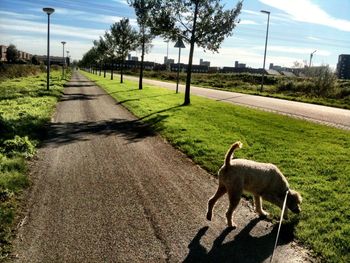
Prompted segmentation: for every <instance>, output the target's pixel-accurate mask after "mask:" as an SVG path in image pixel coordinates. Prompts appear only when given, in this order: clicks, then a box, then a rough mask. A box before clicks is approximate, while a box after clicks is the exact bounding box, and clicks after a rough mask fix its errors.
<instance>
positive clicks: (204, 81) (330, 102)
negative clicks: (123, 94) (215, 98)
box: [128, 71, 350, 109]
mask: <svg viewBox="0 0 350 263" xmlns="http://www.w3.org/2000/svg"><path fill="white" fill-rule="evenodd" d="M128 73H131V74H133V75H135V76H138V74H136V73H135V72H128ZM144 77H145V78H152V79H158V80H165V81H172V82H175V81H176V73H175V72H167V71H161V72H155V71H145V72H144ZM185 81H186V73H180V83H182V84H184V83H185ZM284 82H291V83H292V84H294V85H293V86H294V88H293V89H288V88H285V89H284V90H283V91H282V90H279V88H278V87H279V86H281V85H282V83H284ZM191 83H192V85H194V86H198V87H204V88H210V89H217V90H225V91H231V92H240V93H245V94H251V95H258V96H265V97H273V98H280V99H287V100H293V101H300V102H307V103H313V104H319V105H325V106H332V107H338V108H344V109H350V82H349V81H340V80H339V81H338V86H339V94H338V95H337V96H336V97H334V98H330V97H320V96H316V95H314V94H312V93H310V92H306V91H307V90H308V87H307V84H308V85H309V86H310V81H306V80H304V79H301V78H287V77H285V76H270V75H268V76H265V85H264V91H263V92H260V85H261V75H259V74H249V73H240V74H238V73H237V74H229V73H217V74H206V73H193V74H192V80H191ZM303 83H304V84H303ZM303 86H305V87H304V88H302V87H303ZM296 87H299V89H297V88H296ZM301 88H302V89H301ZM300 89H301V90H300Z"/></svg>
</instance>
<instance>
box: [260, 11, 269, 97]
mask: <svg viewBox="0 0 350 263" xmlns="http://www.w3.org/2000/svg"><path fill="white" fill-rule="evenodd" d="M260 12H261V13H264V14H267V28H266V39H265V52H264V64H263V72H262V78H261V87H260V92H262V91H263V88H264V75H265V61H266V49H267V39H268V37H269V24H270V12H269V11H265V10H261V11H260Z"/></svg>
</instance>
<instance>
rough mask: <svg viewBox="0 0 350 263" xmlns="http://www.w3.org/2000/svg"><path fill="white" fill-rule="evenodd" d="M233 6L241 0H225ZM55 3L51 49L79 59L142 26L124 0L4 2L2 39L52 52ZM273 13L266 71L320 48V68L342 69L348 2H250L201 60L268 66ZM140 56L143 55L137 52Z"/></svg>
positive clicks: (153, 57)
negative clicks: (111, 34) (106, 37)
mask: <svg viewBox="0 0 350 263" xmlns="http://www.w3.org/2000/svg"><path fill="white" fill-rule="evenodd" d="M223 2H224V3H226V7H227V8H232V7H233V6H234V5H235V3H236V2H234V1H223ZM46 6H49V7H52V8H55V13H54V14H52V15H51V47H50V49H51V54H52V55H57V56H59V55H60V54H61V53H62V44H61V41H66V42H67V44H66V48H67V50H69V51H70V55H71V57H72V59H77V60H79V59H81V57H82V55H83V54H84V53H85V52H87V51H88V50H89V49H90V48H91V47H92V46H93V44H92V41H93V40H95V39H98V38H99V36H101V35H103V34H104V32H105V30H108V29H109V27H110V25H111V24H112V23H114V22H117V21H119V20H120V19H121V18H122V17H128V18H129V19H130V22H131V24H132V25H133V26H135V27H137V23H136V18H135V14H134V10H133V9H132V8H131V7H129V6H128V5H127V3H126V1H124V0H108V1H81V0H77V1H68V0H62V1H60V2H56V1H49V0H40V1H35V3H34V2H32V1H30V2H29V1H23V0H11V1H10V0H1V5H0V16H1V18H0V44H3V45H9V44H11V43H12V44H14V45H16V46H17V48H18V49H20V50H23V51H25V52H28V53H31V54H38V55H44V54H45V53H46V32H47V31H46V30H47V16H46V14H44V13H43V11H42V8H43V7H46ZM260 10H268V11H270V12H271V17H270V29H269V41H268V47H267V57H266V68H267V67H268V65H269V64H270V63H273V64H274V65H281V66H286V67H291V66H293V62H294V61H298V62H299V63H303V61H306V62H307V63H308V62H309V56H310V53H311V52H313V51H314V50H317V51H316V53H315V54H314V57H313V65H321V64H329V65H330V66H331V67H332V68H335V67H336V64H337V61H338V56H339V55H341V54H349V53H350V49H349V47H350V20H348V19H347V17H348V14H347V10H350V2H349V1H346V0H336V1H332V2H331V3H329V2H328V1H315V0H314V1H311V0H295V1H286V0H254V1H253V0H251V1H249V0H246V1H244V3H243V9H242V12H241V15H240V19H241V22H240V23H239V24H238V25H237V27H236V28H235V29H234V32H233V36H231V37H229V38H227V39H226V40H225V41H224V42H223V43H222V45H221V49H220V50H219V53H212V52H209V51H207V52H203V50H202V49H200V48H198V47H196V48H195V54H194V63H195V64H199V60H200V59H203V60H205V61H210V64H211V66H220V67H223V66H234V63H235V61H239V62H240V63H244V64H246V65H247V66H248V67H256V68H261V67H262V63H263V53H264V44H265V34H266V23H267V15H266V14H264V13H261V12H260ZM152 44H153V48H152V50H151V52H150V53H149V54H147V55H146V56H145V59H146V60H148V61H153V62H157V63H163V61H164V56H166V53H167V43H166V42H164V39H162V38H156V39H154V40H153V43H152ZM174 44H175V43H171V42H170V43H169V58H172V59H175V60H177V53H178V49H177V48H174ZM188 52H189V47H188V45H186V48H185V49H183V50H182V56H181V62H183V63H187V61H188ZM131 54H132V56H140V52H132V53H131Z"/></svg>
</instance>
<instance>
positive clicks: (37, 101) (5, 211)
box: [0, 71, 69, 261]
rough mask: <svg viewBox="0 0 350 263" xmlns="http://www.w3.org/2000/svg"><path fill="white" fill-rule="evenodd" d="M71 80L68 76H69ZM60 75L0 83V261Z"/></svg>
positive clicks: (56, 95) (58, 88) (52, 106)
mask: <svg viewBox="0 0 350 263" xmlns="http://www.w3.org/2000/svg"><path fill="white" fill-rule="evenodd" d="M68 77H69V76H68ZM65 82H66V80H61V72H60V71H54V72H52V73H51V85H50V91H46V74H40V75H37V76H31V77H24V78H16V79H8V80H5V81H2V82H1V83H0V244H1V246H0V261H1V260H2V259H4V258H6V256H7V255H8V254H9V253H10V251H11V244H10V241H11V237H12V235H13V232H12V230H13V228H14V219H15V216H16V211H17V210H18V206H19V203H18V198H19V196H20V194H21V192H22V191H23V189H24V188H25V187H27V186H28V185H29V180H28V177H27V176H26V164H25V160H26V159H28V158H31V157H32V156H33V155H34V154H35V148H36V146H37V145H38V144H39V142H40V139H41V138H42V137H43V136H44V135H45V133H46V129H45V127H44V126H45V124H47V123H48V121H49V120H50V118H51V115H52V113H53V111H54V109H55V105H56V102H57V100H58V98H59V97H60V96H61V94H62V93H61V92H62V90H63V84H64V83H65Z"/></svg>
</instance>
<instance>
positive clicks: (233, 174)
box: [207, 142, 302, 226]
mask: <svg viewBox="0 0 350 263" xmlns="http://www.w3.org/2000/svg"><path fill="white" fill-rule="evenodd" d="M241 147H242V143H241V142H235V143H234V144H232V146H231V147H230V149H229V150H228V151H227V153H226V157H225V163H224V165H223V166H222V167H221V168H220V170H219V172H218V179H219V186H218V189H217V191H216V193H215V194H214V195H213V196H212V197H211V198H210V199H209V202H208V211H207V219H208V220H211V218H212V211H213V208H214V205H215V203H216V201H217V200H218V199H219V198H220V197H222V196H223V195H224V194H225V193H228V198H229V207H228V210H227V212H226V218H227V225H228V226H235V224H234V223H233V222H232V214H233V212H234V210H235V209H236V207H237V205H238V203H239V201H240V199H241V195H242V193H243V191H248V192H250V193H252V194H253V196H254V203H255V210H256V212H257V213H258V214H259V215H260V216H267V215H268V213H266V212H265V211H264V210H263V208H262V199H264V200H266V201H269V202H271V203H273V204H275V205H277V206H279V207H280V208H281V209H282V205H283V201H284V197H285V195H286V192H287V191H288V197H287V207H286V209H285V215H286V216H287V208H289V209H290V210H291V211H292V212H294V213H299V212H300V211H301V209H300V204H301V201H302V198H301V195H300V194H299V193H298V192H296V191H294V190H291V189H290V188H289V184H288V182H287V179H286V178H285V177H284V176H283V174H282V173H281V171H280V170H279V169H278V168H277V167H276V166H275V165H273V164H270V163H258V162H254V161H250V160H245V159H233V153H234V151H235V150H236V149H237V148H241Z"/></svg>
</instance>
